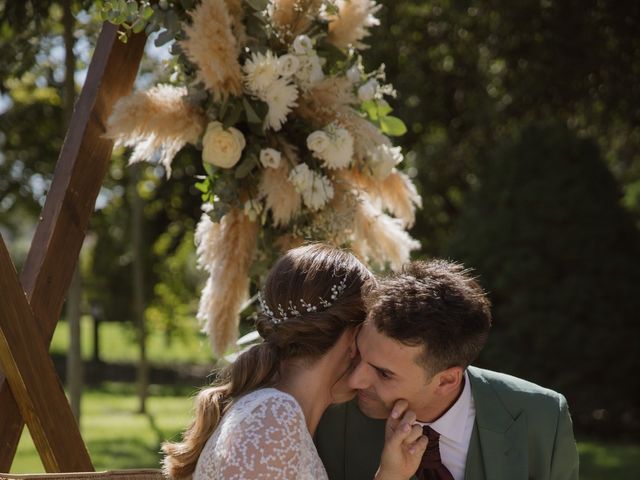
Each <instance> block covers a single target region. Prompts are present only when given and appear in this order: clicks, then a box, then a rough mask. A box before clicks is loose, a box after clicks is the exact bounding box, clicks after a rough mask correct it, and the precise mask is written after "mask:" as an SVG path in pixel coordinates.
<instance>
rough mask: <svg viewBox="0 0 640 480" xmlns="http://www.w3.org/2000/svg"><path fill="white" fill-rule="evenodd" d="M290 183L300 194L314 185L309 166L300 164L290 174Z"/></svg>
mask: <svg viewBox="0 0 640 480" xmlns="http://www.w3.org/2000/svg"><path fill="white" fill-rule="evenodd" d="M289 181H290V182H291V184H292V185H293V186H294V188H295V189H296V191H297V192H298V193H303V192H305V191H306V190H308V189H310V188H311V185H312V184H313V172H312V171H311V170H310V169H309V165H307V164H306V163H300V164H299V165H296V166H295V167H294V168H293V169H292V170H291V171H290V172H289Z"/></svg>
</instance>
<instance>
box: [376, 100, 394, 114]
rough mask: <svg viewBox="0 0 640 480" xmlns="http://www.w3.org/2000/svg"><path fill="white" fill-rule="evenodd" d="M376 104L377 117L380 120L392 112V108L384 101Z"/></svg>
mask: <svg viewBox="0 0 640 480" xmlns="http://www.w3.org/2000/svg"><path fill="white" fill-rule="evenodd" d="M376 104H377V110H378V116H379V117H380V118H382V117H386V116H387V115H389V114H390V113H391V112H393V108H391V105H389V104H388V103H387V102H386V100H378V101H377V102H376Z"/></svg>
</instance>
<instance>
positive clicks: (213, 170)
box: [202, 161, 218, 178]
mask: <svg viewBox="0 0 640 480" xmlns="http://www.w3.org/2000/svg"><path fill="white" fill-rule="evenodd" d="M202 166H203V167H204V171H205V172H207V175H209V176H210V177H211V178H215V177H216V176H217V174H218V172H217V169H216V167H215V166H214V165H211V164H210V163H207V162H204V161H203V162H202Z"/></svg>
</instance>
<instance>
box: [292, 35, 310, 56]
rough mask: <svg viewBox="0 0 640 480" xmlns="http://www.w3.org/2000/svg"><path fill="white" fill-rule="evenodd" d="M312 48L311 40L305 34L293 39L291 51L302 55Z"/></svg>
mask: <svg viewBox="0 0 640 480" xmlns="http://www.w3.org/2000/svg"><path fill="white" fill-rule="evenodd" d="M312 49H313V42H312V41H311V39H310V38H309V37H307V36H306V35H298V36H297V37H296V38H295V40H294V41H293V51H294V52H295V53H297V54H298V55H304V54H305V53H307V52H308V51H309V50H312Z"/></svg>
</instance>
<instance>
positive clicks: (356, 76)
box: [347, 64, 360, 83]
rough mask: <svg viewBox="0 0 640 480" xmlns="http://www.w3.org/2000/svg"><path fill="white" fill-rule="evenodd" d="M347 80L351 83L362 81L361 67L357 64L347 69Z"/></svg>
mask: <svg viewBox="0 0 640 480" xmlns="http://www.w3.org/2000/svg"><path fill="white" fill-rule="evenodd" d="M347 80H349V81H350V82H351V83H357V82H359V81H360V68H358V65H357V64H356V65H354V66H353V67H351V68H350V69H349V70H347Z"/></svg>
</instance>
